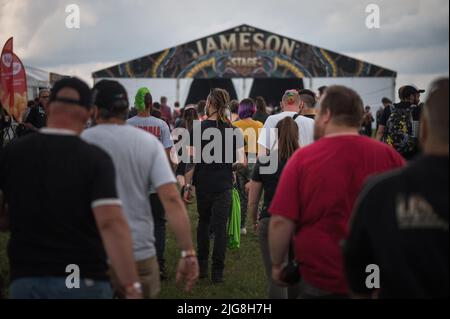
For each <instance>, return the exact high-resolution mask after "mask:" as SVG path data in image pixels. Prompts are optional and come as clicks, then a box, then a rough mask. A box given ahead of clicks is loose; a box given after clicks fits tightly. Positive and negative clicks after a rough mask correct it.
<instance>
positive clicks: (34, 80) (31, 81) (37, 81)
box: [25, 66, 50, 88]
mask: <svg viewBox="0 0 450 319" xmlns="http://www.w3.org/2000/svg"><path fill="white" fill-rule="evenodd" d="M25 71H26V74H27V85H28V87H34V88H37V87H40V88H41V87H49V86H50V72H47V71H44V70H41V69H38V68H35V67H32V66H25Z"/></svg>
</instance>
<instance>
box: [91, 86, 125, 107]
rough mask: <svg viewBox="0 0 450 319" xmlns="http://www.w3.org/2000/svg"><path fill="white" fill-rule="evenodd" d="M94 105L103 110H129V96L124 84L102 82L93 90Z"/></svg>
mask: <svg viewBox="0 0 450 319" xmlns="http://www.w3.org/2000/svg"><path fill="white" fill-rule="evenodd" d="M92 100H93V103H94V104H95V105H96V106H97V107H98V108H101V109H108V110H112V109H127V108H128V107H129V105H130V104H129V102H128V94H127V91H126V90H125V88H124V87H123V85H122V84H120V83H119V82H117V81H112V80H101V81H100V82H98V83H97V84H96V85H95V86H94V89H93V90H92Z"/></svg>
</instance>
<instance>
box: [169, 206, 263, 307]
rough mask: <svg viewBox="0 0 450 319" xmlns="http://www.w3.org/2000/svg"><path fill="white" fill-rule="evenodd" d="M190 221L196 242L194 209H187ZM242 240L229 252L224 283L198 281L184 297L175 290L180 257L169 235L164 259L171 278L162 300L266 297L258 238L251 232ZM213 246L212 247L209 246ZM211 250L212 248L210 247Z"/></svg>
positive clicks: (171, 236)
mask: <svg viewBox="0 0 450 319" xmlns="http://www.w3.org/2000/svg"><path fill="white" fill-rule="evenodd" d="M189 215H190V217H191V221H192V226H193V227H192V228H193V230H192V231H193V238H194V240H195V239H196V236H195V230H196V226H197V213H196V210H195V207H190V208H189ZM247 230H249V232H248V235H246V236H242V237H241V247H240V248H239V249H237V250H228V251H227V255H226V262H225V274H224V278H225V282H224V283H222V284H219V285H213V284H212V283H211V281H210V280H207V279H206V280H201V281H199V283H198V284H197V285H196V287H195V288H194V290H193V292H192V293H191V294H186V293H184V292H183V291H181V290H180V289H177V288H176V287H175V282H174V277H175V267H176V262H177V261H178V257H179V254H180V252H179V249H177V248H176V243H175V239H174V236H173V235H172V234H170V235H169V236H168V242H167V250H166V259H167V261H168V265H167V267H168V272H169V275H170V279H169V281H168V282H163V285H162V289H161V290H162V291H161V298H181V299H189V298H202V299H207V298H214V299H216V298H217V299H223V298H234V299H245V298H264V297H265V296H266V280H265V273H264V268H263V264H262V260H261V254H260V249H259V243H258V237H257V236H256V235H255V234H254V233H253V232H252V231H251V227H247ZM211 246H212V245H211ZM211 249H212V247H211Z"/></svg>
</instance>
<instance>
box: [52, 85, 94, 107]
mask: <svg viewBox="0 0 450 319" xmlns="http://www.w3.org/2000/svg"><path fill="white" fill-rule="evenodd" d="M65 88H71V89H74V90H75V91H77V93H78V95H79V96H80V98H79V99H78V100H76V99H69V98H61V97H58V93H59V91H61V90H62V89H65ZM57 101H58V102H63V103H68V104H75V105H79V106H81V107H84V108H86V109H88V110H89V109H90V108H91V106H92V95H91V89H90V88H89V86H88V85H87V84H86V83H85V82H84V81H82V80H80V79H78V78H75V77H67V78H63V79H61V80H59V81H57V82H56V83H55V84H54V85H53V88H52V90H51V94H50V102H57Z"/></svg>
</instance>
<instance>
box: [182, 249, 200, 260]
mask: <svg viewBox="0 0 450 319" xmlns="http://www.w3.org/2000/svg"><path fill="white" fill-rule="evenodd" d="M191 257H197V254H196V253H195V250H193V249H190V250H182V251H181V258H183V259H185V258H191Z"/></svg>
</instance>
